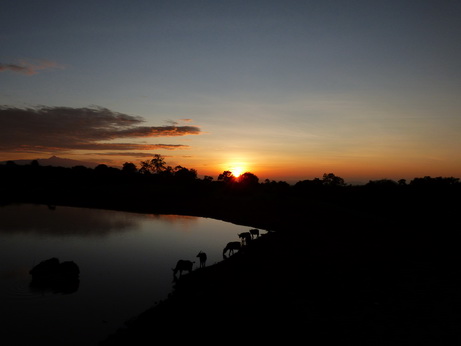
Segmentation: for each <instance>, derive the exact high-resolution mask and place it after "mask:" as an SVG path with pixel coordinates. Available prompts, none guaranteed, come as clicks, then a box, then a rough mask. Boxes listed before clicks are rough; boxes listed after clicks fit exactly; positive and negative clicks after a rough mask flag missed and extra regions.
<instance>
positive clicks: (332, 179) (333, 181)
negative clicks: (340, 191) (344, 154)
mask: <svg viewBox="0 0 461 346" xmlns="http://www.w3.org/2000/svg"><path fill="white" fill-rule="evenodd" d="M322 181H323V185H327V186H344V185H346V184H345V183H344V179H343V178H340V177H337V176H336V175H334V174H333V173H328V174H327V173H324V174H323V179H322Z"/></svg>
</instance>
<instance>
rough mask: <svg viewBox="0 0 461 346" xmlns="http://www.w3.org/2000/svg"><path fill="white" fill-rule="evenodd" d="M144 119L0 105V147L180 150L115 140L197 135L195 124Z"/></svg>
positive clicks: (98, 110)
mask: <svg viewBox="0 0 461 346" xmlns="http://www.w3.org/2000/svg"><path fill="white" fill-rule="evenodd" d="M143 122H144V119H143V118H141V117H136V116H131V115H127V114H123V113H118V112H114V111H111V110H109V109H107V108H102V107H93V108H69V107H37V108H15V107H7V106H3V107H0V150H10V151H16V150H17V151H24V150H34V151H49V150H117V151H124V150H152V149H167V150H174V149H184V148H187V146H184V145H181V144H172V145H170V144H139V143H126V142H124V143H117V142H114V141H116V140H117V139H121V138H134V139H135V138H146V137H177V136H186V135H198V134H201V131H200V128H198V127H196V126H176V125H168V126H141V124H142V123H143Z"/></svg>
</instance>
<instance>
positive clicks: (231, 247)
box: [222, 241, 242, 256]
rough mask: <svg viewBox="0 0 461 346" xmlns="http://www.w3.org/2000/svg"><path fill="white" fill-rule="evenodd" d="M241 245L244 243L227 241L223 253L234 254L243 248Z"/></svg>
mask: <svg viewBox="0 0 461 346" xmlns="http://www.w3.org/2000/svg"><path fill="white" fill-rule="evenodd" d="M241 246H242V245H241V244H240V242H239V241H231V242H229V243H227V245H226V247H225V248H224V250H223V251H222V254H223V256H225V255H226V252H229V255H233V254H234V251H235V250H237V251H239V250H240V249H241Z"/></svg>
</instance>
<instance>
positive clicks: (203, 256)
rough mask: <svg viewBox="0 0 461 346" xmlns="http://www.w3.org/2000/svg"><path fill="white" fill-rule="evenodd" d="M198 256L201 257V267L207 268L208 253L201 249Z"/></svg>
mask: <svg viewBox="0 0 461 346" xmlns="http://www.w3.org/2000/svg"><path fill="white" fill-rule="evenodd" d="M197 257H198V258H199V259H200V268H205V266H206V259H207V256H206V253H205V252H203V251H200V252H199V253H198V254H197Z"/></svg>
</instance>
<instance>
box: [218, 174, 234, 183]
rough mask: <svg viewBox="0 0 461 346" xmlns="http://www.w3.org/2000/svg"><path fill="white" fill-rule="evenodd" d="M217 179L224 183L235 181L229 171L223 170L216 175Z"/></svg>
mask: <svg viewBox="0 0 461 346" xmlns="http://www.w3.org/2000/svg"><path fill="white" fill-rule="evenodd" d="M218 181H222V182H224V183H232V182H234V181H235V177H234V175H233V174H232V172H231V171H224V172H222V173H221V174H220V175H219V176H218Z"/></svg>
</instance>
